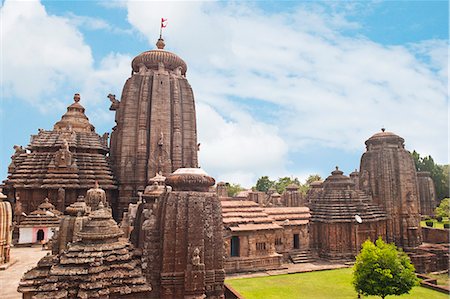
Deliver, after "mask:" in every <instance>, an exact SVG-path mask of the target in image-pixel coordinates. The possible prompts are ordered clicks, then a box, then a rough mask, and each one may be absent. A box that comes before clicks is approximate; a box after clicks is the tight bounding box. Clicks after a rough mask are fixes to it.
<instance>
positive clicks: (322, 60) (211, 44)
mask: <svg viewBox="0 0 450 299" xmlns="http://www.w3.org/2000/svg"><path fill="white" fill-rule="evenodd" d="M355 9H356V8H355ZM352 13H353V14H355V13H356V12H355V11H353V12H352ZM161 16H164V17H166V18H168V19H169V24H168V27H167V28H166V29H165V30H166V32H165V33H164V37H165V39H166V44H167V47H166V48H167V49H168V50H169V51H174V52H176V53H177V54H179V55H180V56H181V57H182V58H184V59H185V60H186V61H187V62H188V68H189V69H188V79H189V80H190V82H191V84H192V85H193V88H194V91H195V93H196V100H197V103H199V104H201V103H205V104H207V105H209V109H212V110H211V111H209V112H207V113H206V112H205V113H202V112H201V111H202V109H204V108H201V109H199V110H200V111H199V113H198V118H199V122H202V121H205V120H202V117H205V118H206V119H209V118H212V117H213V115H214V111H220V114H221V115H222V116H224V117H225V118H226V119H227V121H224V119H223V118H222V119H221V120H220V119H219V120H220V121H217V122H213V121H211V122H212V123H214V126H211V127H213V128H214V130H212V129H211V128H210V129H209V130H210V131H211V132H210V133H208V132H206V133H205V131H206V130H203V129H202V128H200V129H199V131H200V133H199V137H200V138H201V139H203V145H202V151H209V150H210V152H206V153H203V154H202V155H203V157H202V158H203V161H202V163H203V164H204V165H205V167H212V168H213V169H214V172H217V173H225V174H228V173H230V171H231V168H233V167H234V169H236V170H239V172H240V174H237V175H239V176H240V177H251V175H252V174H253V176H254V178H256V177H257V176H261V175H265V174H268V175H273V174H272V172H271V169H272V167H273V164H276V163H280V164H279V165H278V167H275V169H276V170H280V169H285V168H286V161H285V160H283V159H285V157H286V152H285V150H286V148H288V149H289V150H292V151H297V150H301V149H302V148H305V147H308V146H312V145H315V146H324V147H329V148H337V149H344V150H353V151H354V150H358V149H360V148H361V147H362V146H361V145H362V144H363V143H364V141H365V140H366V139H367V138H368V137H370V136H371V135H372V134H373V133H375V132H376V131H378V130H379V129H380V128H381V127H383V126H384V127H387V129H388V130H390V131H393V132H395V133H397V134H399V135H401V136H403V137H404V138H405V139H406V145H407V148H409V149H418V150H420V152H421V153H424V154H431V155H432V156H433V157H435V159H436V160H437V161H438V162H440V163H445V162H446V159H447V144H445V142H442V141H443V140H446V138H447V130H448V128H447V120H448V117H447V106H448V98H447V69H448V68H447V61H446V60H447V59H448V54H447V51H448V49H447V42H445V41H439V40H438V41H425V42H424V43H421V44H419V45H415V46H413V45H405V46H384V45H381V44H377V43H375V42H372V41H370V40H368V39H367V38H364V37H361V36H357V37H353V38H350V37H348V36H346V35H344V34H342V33H341V31H345V30H348V29H351V30H355V29H358V28H359V27H360V25H359V24H357V23H354V22H349V21H348V20H347V19H346V18H345V16H344V15H342V14H337V13H336V14H333V13H331V14H330V13H327V12H325V11H324V10H320V9H313V10H311V9H309V10H308V9H305V8H304V7H299V8H298V9H296V10H291V11H289V12H280V13H276V14H273V13H272V14H271V13H268V12H265V11H261V10H259V9H258V8H257V7H256V6H250V5H249V4H241V3H231V4H224V3H200V2H195V3H183V2H182V3H179V2H177V3H173V2H171V3H162V2H158V3H146V2H134V1H130V2H128V19H129V22H130V23H131V24H132V25H133V26H135V27H136V28H137V29H138V30H139V31H140V32H142V33H143V34H144V35H145V36H147V37H150V42H151V43H152V44H153V43H154V41H155V40H156V38H157V36H158V32H157V30H158V27H157V26H158V24H159V23H158V22H159V18H160V17H161ZM423 55H425V56H429V62H427V61H424V60H423V59H421V58H420V57H419V56H423ZM264 105H268V108H267V109H265V110H266V111H263V112H266V114H267V115H270V116H269V117H263V119H261V117H260V112H261V109H263V110H264V108H261V107H260V106H263V107H264ZM249 107H250V108H249ZM251 107H253V108H254V110H252V108H251ZM237 112H238V113H239V114H240V115H241V116H242V117H244V118H247V119H251V120H252V121H253V123H252V122H247V123H246V122H242V121H239V120H238V119H237V118H236V117H234V116H233V115H235V114H236V113H237ZM263 114H264V113H263ZM230 115H231V116H230ZM208 117H209V118H208ZM228 118H230V119H229V121H228ZM269 124H270V125H269ZM249 126H254V127H255V128H253V129H249ZM266 126H267V127H270V128H271V129H272V130H271V133H270V134H268V135H267V136H264V135H263V136H258V132H260V131H258V130H259V129H262V131H264V130H265V129H264V128H266ZM274 126H275V127H274ZM202 130H203V132H202ZM233 132H239V133H240V134H242V135H243V136H245V137H247V138H249V139H245V138H243V139H240V134H238V136H237V137H236V138H231V137H230V138H226V137H227V136H232V135H233V134H234V133H233ZM214 133H215V134H217V136H215V135H214ZM227 134H228V135H227ZM219 136H221V137H219ZM269 136H270V137H271V138H275V139H276V140H278V138H282V139H279V140H280V144H282V147H280V148H279V149H280V151H279V152H278V154H276V155H275V157H274V158H273V160H272V156H271V155H267V154H266V152H265V151H262V146H261V144H270V143H268V142H267V139H265V137H269ZM258 137H260V138H261V140H263V141H262V142H258V140H257V139H258ZM247 140H250V142H248V144H247ZM239 144H244V145H245V146H244V147H243V148H242V149H241V150H240V151H237V150H236V148H237V147H238V145H239ZM208 147H211V149H208ZM265 147H267V145H266V146H265ZM261 151H262V156H263V157H264V158H262V157H261V156H260V153H261ZM213 153H214V154H215V153H217V155H213ZM253 156H255V161H259V162H258V163H257V162H255V163H253V162H252V161H253V159H249V160H248V157H253ZM242 161H246V162H248V163H245V164H244V165H242V164H241V162H242ZM256 164H258V168H254V167H255V165H256ZM264 171H266V172H264ZM273 176H274V177H275V176H276V175H273Z"/></svg>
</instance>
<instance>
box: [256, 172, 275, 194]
mask: <svg viewBox="0 0 450 299" xmlns="http://www.w3.org/2000/svg"><path fill="white" fill-rule="evenodd" d="M274 184H275V182H274V181H271V180H270V179H269V177H268V176H267V175H265V176H262V177H260V178H259V179H258V181H257V182H256V186H255V189H256V191H261V192H267V190H269V188H270V187H272V186H273V185H274Z"/></svg>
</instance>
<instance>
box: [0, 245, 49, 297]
mask: <svg viewBox="0 0 450 299" xmlns="http://www.w3.org/2000/svg"><path fill="white" fill-rule="evenodd" d="M47 252H50V251H48V250H42V247H41V246H36V247H12V248H11V266H10V267H9V268H8V269H6V270H2V271H0V298H2V299H18V298H22V294H20V293H18V292H17V286H18V285H19V281H20V278H21V277H22V275H23V273H25V272H26V271H28V270H30V269H31V268H33V267H34V266H36V264H37V262H38V261H39V260H40V259H41V258H42V257H43V256H45V255H46V254H47Z"/></svg>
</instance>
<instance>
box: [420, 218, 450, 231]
mask: <svg viewBox="0 0 450 299" xmlns="http://www.w3.org/2000/svg"><path fill="white" fill-rule="evenodd" d="M432 221H433V222H434V224H433V228H442V229H443V228H444V223H449V221H448V219H447V220H444V221H442V222H438V221H437V220H436V219H432ZM420 226H422V227H427V224H426V223H425V221H420Z"/></svg>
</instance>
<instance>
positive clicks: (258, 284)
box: [226, 268, 449, 299]
mask: <svg viewBox="0 0 450 299" xmlns="http://www.w3.org/2000/svg"><path fill="white" fill-rule="evenodd" d="M351 279H352V269H351V268H345V269H337V270H327V271H316V272H307V273H298V274H286V275H277V276H265V277H257V278H234V279H227V280H226V283H228V284H229V285H231V286H232V287H233V288H234V289H236V290H237V291H238V292H239V293H240V294H241V295H242V296H244V298H245V299H307V298H308V299H309V298H314V299H330V298H332V299H352V298H357V293H356V292H355V290H354V289H353V285H352V284H351ZM362 298H373V299H375V298H380V297H375V296H370V297H362ZM396 298H399V299H400V298H401V299H423V298H426V299H448V298H449V297H448V295H446V294H443V293H439V292H437V291H433V290H429V289H426V288H423V287H414V288H413V289H412V291H411V293H410V294H406V295H402V296H388V297H386V299H396Z"/></svg>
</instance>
